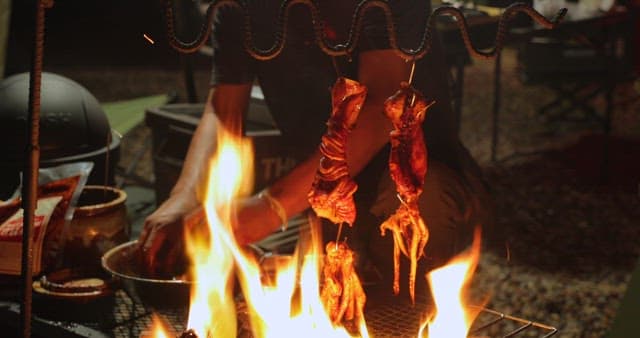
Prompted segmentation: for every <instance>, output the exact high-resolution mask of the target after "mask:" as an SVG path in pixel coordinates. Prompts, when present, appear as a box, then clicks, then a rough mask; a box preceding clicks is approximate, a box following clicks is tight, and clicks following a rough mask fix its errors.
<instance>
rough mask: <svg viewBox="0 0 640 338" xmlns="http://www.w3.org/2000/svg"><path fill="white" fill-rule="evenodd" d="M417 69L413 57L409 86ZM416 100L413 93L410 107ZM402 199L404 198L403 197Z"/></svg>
mask: <svg viewBox="0 0 640 338" xmlns="http://www.w3.org/2000/svg"><path fill="white" fill-rule="evenodd" d="M415 71H416V59H415V58H414V59H413V62H412V63H411V73H409V81H408V82H409V86H411V83H412V82H413V74H414V73H415ZM415 102H416V93H413V95H411V103H409V107H413V104H414V103H415ZM401 201H402V199H401Z"/></svg>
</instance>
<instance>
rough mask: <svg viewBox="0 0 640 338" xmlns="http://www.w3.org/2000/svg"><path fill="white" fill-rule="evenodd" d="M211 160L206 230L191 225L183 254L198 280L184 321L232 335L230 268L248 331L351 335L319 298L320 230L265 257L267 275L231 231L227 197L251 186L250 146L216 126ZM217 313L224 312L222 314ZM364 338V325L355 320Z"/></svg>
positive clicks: (211, 333) (208, 333)
mask: <svg viewBox="0 0 640 338" xmlns="http://www.w3.org/2000/svg"><path fill="white" fill-rule="evenodd" d="M216 154H217V155H216V156H215V157H214V158H213V159H212V161H211V163H210V171H209V182H208V184H207V192H206V198H205V202H204V208H205V214H206V216H207V223H208V232H207V233H206V234H204V235H203V234H202V233H199V232H197V231H190V232H189V233H188V234H187V235H188V238H187V243H188V249H187V251H188V255H189V256H190V257H191V260H192V263H193V266H194V268H193V270H194V271H193V277H194V278H195V280H196V281H197V282H196V283H195V287H194V290H192V296H191V307H190V309H189V320H188V323H187V327H188V328H189V329H191V330H193V332H195V333H196V334H197V335H198V337H223V338H224V337H236V334H237V328H236V320H237V319H236V307H235V303H234V300H233V293H232V291H233V290H232V283H231V280H232V277H233V276H234V273H235V274H237V276H238V281H239V284H240V286H241V289H242V293H243V296H244V298H245V301H246V303H247V308H248V311H249V319H250V322H251V329H252V336H253V337H264V338H267V337H278V338H280V337H288V336H292V335H293V336H306V337H323V338H324V337H351V335H350V334H349V333H348V331H347V330H346V329H344V328H342V327H336V326H334V325H333V323H332V322H331V320H330V319H329V316H328V315H327V313H326V312H325V309H324V306H323V304H322V302H321V300H320V276H319V271H320V269H319V266H320V260H321V257H322V248H323V246H322V245H321V238H320V236H319V231H316V233H315V234H314V235H311V234H309V236H308V237H303V238H301V240H300V243H305V245H301V247H300V248H299V250H297V252H296V253H295V255H293V256H292V257H288V259H279V260H276V259H274V260H272V263H273V264H272V265H271V266H270V267H269V269H270V270H271V271H269V274H266V273H265V271H264V270H265V268H264V266H261V264H260V262H258V261H257V260H256V257H255V256H254V255H252V254H249V253H247V252H246V251H245V250H243V249H242V248H240V247H239V245H238V244H237V242H236V240H235V238H234V237H233V233H232V231H231V224H233V222H232V221H233V220H232V215H233V203H232V202H233V201H234V200H235V199H237V198H238V197H241V196H243V195H246V194H247V193H248V192H249V191H250V190H249V189H250V188H252V186H253V184H252V179H253V175H252V172H251V171H250V170H249V169H251V168H253V163H252V158H253V154H252V149H251V143H250V141H249V140H248V139H245V138H240V137H235V136H233V135H232V134H231V133H230V132H228V131H227V132H220V133H219V138H218V149H217V152H216ZM221 318H223V319H222V320H221ZM360 331H361V332H363V333H364V334H362V336H363V337H367V336H368V335H367V334H366V326H365V325H364V323H361V324H360Z"/></svg>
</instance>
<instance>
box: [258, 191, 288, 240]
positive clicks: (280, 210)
mask: <svg viewBox="0 0 640 338" xmlns="http://www.w3.org/2000/svg"><path fill="white" fill-rule="evenodd" d="M258 198H263V199H264V200H265V201H267V203H268V204H269V208H271V210H273V211H274V212H275V213H276V215H278V218H280V221H281V222H282V223H281V226H280V230H281V231H285V230H287V226H288V223H289V220H288V218H287V212H286V211H285V210H284V207H283V206H282V204H280V202H279V201H278V200H277V199H275V198H274V197H273V196H271V194H270V193H269V190H267V189H264V190H262V191H261V192H260V193H259V194H258Z"/></svg>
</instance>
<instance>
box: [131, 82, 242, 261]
mask: <svg viewBox="0 0 640 338" xmlns="http://www.w3.org/2000/svg"><path fill="white" fill-rule="evenodd" d="M250 93H251V84H250V83H247V84H241V85H235V84H234V85H230V84H219V85H216V86H215V87H212V89H211V90H210V92H209V97H208V98H207V102H206V104H205V108H204V112H203V114H202V118H201V119H200V122H199V123H198V127H197V128H196V131H195V133H194V135H193V137H192V139H191V143H190V145H189V149H188V151H187V155H186V158H185V161H184V163H183V166H182V171H181V173H180V176H179V178H178V181H177V182H176V184H175V186H174V188H173V189H172V191H171V194H170V195H169V198H167V200H166V201H164V202H163V203H162V204H161V205H160V206H159V207H158V208H157V209H156V210H155V211H154V212H153V213H152V214H151V215H149V216H148V217H147V218H146V219H145V222H144V228H143V229H142V232H141V234H140V237H139V238H138V242H139V243H140V245H141V247H142V249H143V252H144V259H145V264H146V266H147V267H148V269H149V270H150V271H158V270H163V269H165V268H168V267H171V266H172V262H173V261H174V260H175V259H176V258H177V257H178V253H180V252H181V251H182V250H183V248H182V244H183V243H182V241H181V240H176V239H179V238H182V237H183V233H184V231H183V220H184V218H185V217H186V216H187V215H188V214H190V213H191V212H193V211H195V210H197V209H198V207H199V206H200V205H201V202H202V197H203V195H202V193H204V191H200V189H202V188H204V186H205V184H204V182H205V179H206V178H207V175H208V171H209V161H208V160H209V159H210V157H211V156H212V155H213V152H214V151H215V149H216V130H217V128H219V127H220V125H221V124H224V125H225V126H236V127H239V126H241V121H242V116H243V115H244V111H245V110H246V109H247V105H248V102H249V95H250ZM234 128H235V127H234ZM237 130H240V129H237ZM163 247H164V248H163ZM167 247H168V249H167ZM161 249H162V250H161ZM165 251H166V252H165Z"/></svg>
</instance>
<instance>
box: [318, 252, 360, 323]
mask: <svg viewBox="0 0 640 338" xmlns="http://www.w3.org/2000/svg"><path fill="white" fill-rule="evenodd" d="M325 250H326V254H325V256H324V265H323V268H322V275H323V277H324V278H323V284H322V289H321V290H320V299H321V300H322V303H323V304H324V306H325V309H326V311H327V313H328V314H329V318H331V321H332V322H333V323H334V324H337V323H340V322H342V321H343V320H349V321H351V320H355V321H356V322H357V321H359V320H360V319H362V318H363V310H364V304H365V303H366V301H367V296H366V295H365V293H364V290H363V288H362V285H361V284H360V278H358V275H357V274H356V271H355V269H354V267H353V264H354V253H353V251H352V250H351V249H349V247H348V246H347V244H346V243H344V242H341V243H338V244H336V242H329V243H328V244H327V245H326V247H325Z"/></svg>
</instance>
